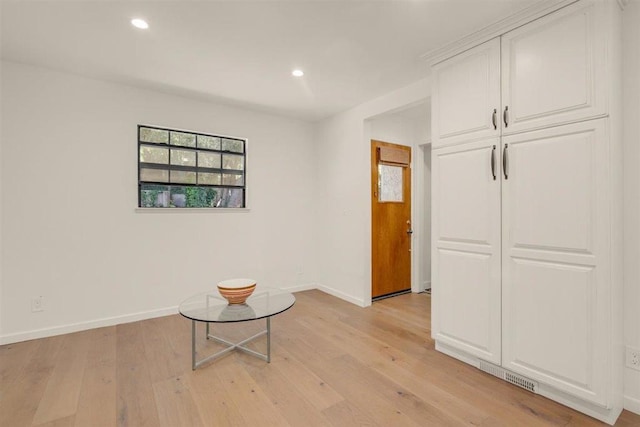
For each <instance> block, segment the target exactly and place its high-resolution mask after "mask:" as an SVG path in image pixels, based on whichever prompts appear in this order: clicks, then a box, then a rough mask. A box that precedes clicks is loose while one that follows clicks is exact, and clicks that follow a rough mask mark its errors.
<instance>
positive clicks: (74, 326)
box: [0, 305, 178, 345]
mask: <svg viewBox="0 0 640 427" xmlns="http://www.w3.org/2000/svg"><path fill="white" fill-rule="evenodd" d="M177 313H178V306H177V305H176V306H173V307H165V308H160V309H157V310H149V311H140V312H138V313H133V314H125V315H123V316H114V317H105V318H102V319H97V320H90V321H87V322H79V323H70V324H68V325H62V326H54V327H52V328H44V329H36V330H33V331H26V332H17V333H14V334H8V335H2V336H0V345H4V344H11V343H14V342H20V341H28V340H33V339H37V338H46V337H52V336H55V335H62V334H70V333H72V332H79V331H86V330H87V329H95V328H102V327H105V326H114V325H119V324H121V323H130V322H136V321H138V320H146V319H153V318H155V317H162V316H169V315H171V314H177Z"/></svg>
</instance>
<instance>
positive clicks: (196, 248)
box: [0, 62, 317, 342]
mask: <svg viewBox="0 0 640 427" xmlns="http://www.w3.org/2000/svg"><path fill="white" fill-rule="evenodd" d="M1 82H2V101H1V102H2V104H1V106H2V119H3V124H4V126H3V128H2V133H1V147H2V152H3V156H2V163H1V167H0V171H1V173H0V182H1V183H2V188H1V190H2V197H1V202H0V203H1V204H2V205H1V206H2V207H3V209H2V227H1V228H0V229H1V230H2V233H3V234H2V240H1V247H2V253H3V256H2V265H3V267H4V269H3V270H2V272H1V280H2V289H1V291H2V292H1V295H2V296H1V301H2V307H1V308H2V312H1V313H2V314H1V315H2V329H1V330H0V340H1V341H2V342H11V341H17V340H21V339H26V338H31V337H37V336H44V335H50V334H52V333H61V332H67V331H69V330H74V329H84V328H87V327H91V326H97V325H100V324H113V323H117V322H120V321H123V320H132V319H136V318H142V317H150V316H154V315H162V314H165V313H169V312H175V309H176V306H177V304H178V303H179V302H180V301H181V300H182V299H184V298H186V297H188V296H189V295H191V294H193V293H195V292H199V291H205V290H207V289H210V288H211V287H212V286H215V284H216V282H217V281H219V280H222V279H225V278H232V277H246V276H248V277H253V278H256V279H257V280H258V282H259V283H261V284H264V285H272V286H278V287H283V288H294V287H296V286H301V285H302V287H304V285H307V284H311V285H313V284H314V283H315V282H316V281H317V262H316V260H317V255H316V253H315V246H316V245H315V241H316V238H317V235H316V233H315V228H314V227H315V224H314V223H315V216H314V215H315V213H314V212H315V191H314V182H315V173H316V171H315V167H314V163H315V160H314V150H313V126H312V125H311V124H309V123H306V122H302V121H297V120H292V119H285V118H281V117H277V116H272V115H267V114H264V113H258V112H251V111H247V110H242V109H238V108H231V107H226V106H221V105H215V104H213V103H207V102H203V101H196V100H190V99H187V98H181V97H176V96H172V95H166V94H162V93H158V92H152V91H148V90H141V89H136V88H132V87H127V86H123V85H118V84H112V83H106V82H102V81H98V80H92V79H87V78H83V77H78V76H75V75H71V74H65V73H59V72H54V71H50V70H46V69H43V68H36V67H31V66H24V65H18V64H14V63H7V62H3V63H2V81H1ZM137 124H156V125H162V126H166V127H175V128H182V129H188V130H194V131H201V132H206V133H221V134H227V135H233V136H240V137H246V138H248V139H249V144H248V147H249V148H248V172H247V183H248V189H249V200H248V201H249V207H250V211H249V212H224V211H215V212H211V211H206V212H185V211H182V212H178V211H171V212H169V211H162V212H157V211H155V212H152V213H144V212H139V211H136V205H137V139H136V131H137V128H136V126H137ZM38 295H42V296H43V297H44V307H45V310H44V311H43V312H40V313H32V312H31V306H30V301H31V298H33V297H35V296H38Z"/></svg>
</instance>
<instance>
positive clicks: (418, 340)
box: [0, 291, 640, 427]
mask: <svg viewBox="0 0 640 427" xmlns="http://www.w3.org/2000/svg"><path fill="white" fill-rule="evenodd" d="M296 298H297V302H296V305H295V306H294V307H293V308H292V309H291V310H289V311H287V312H285V313H283V314H281V315H278V316H276V317H274V318H273V319H272V331H273V335H272V354H271V356H272V361H271V363H270V364H267V363H265V362H263V361H261V360H259V359H256V358H253V357H251V356H249V355H246V354H242V353H231V354H229V355H227V356H225V357H224V358H222V359H219V360H217V361H214V362H212V363H210V364H207V365H205V366H202V367H201V368H199V369H198V370H196V371H195V372H194V371H192V370H191V323H190V321H188V320H186V319H184V318H182V317H181V316H179V315H175V316H167V317H162V318H157V319H151V320H145V321H141V322H135V323H129V324H123V325H118V326H113V327H108V328H100V329H94V330H90V331H84V332H79V333H75V334H68V335H62V336H57V337H51V338H45V339H39V340H33V341H27V342H22V343H16V344H10V345H5V346H1V347H0V426H2V427H21V426H36V425H37V426H90V427H94V426H95V427H101V426H170V427H178V426H305V427H306V426H462V425H477V426H600V425H603V424H602V423H600V422H598V421H596V420H594V419H592V418H589V417H587V416H585V415H583V414H580V413H578V412H576V411H573V410H571V409H569V408H566V407H564V406H562V405H559V404H557V403H554V402H552V401H550V400H548V399H545V398H544V397H541V396H537V395H534V394H531V393H529V392H527V391H524V390H522V389H519V388H517V387H515V386H512V385H510V384H508V383H506V382H503V381H500V380H498V379H496V378H494V377H492V376H490V375H487V374H485V373H483V372H481V371H479V370H477V369H475V368H472V367H470V366H467V365H465V364H463V363H461V362H458V361H456V360H454V359H452V358H449V357H447V356H444V355H442V354H440V353H438V352H436V351H435V350H434V343H433V341H432V340H431V338H430V320H429V319H430V297H429V296H428V295H426V294H418V295H416V294H407V295H401V296H398V297H395V298H390V299H386V300H382V301H379V302H376V303H374V304H373V306H372V307H369V308H366V309H363V308H360V307H356V306H354V305H352V304H349V303H346V302H344V301H341V300H339V299H337V298H334V297H332V296H329V295H327V294H324V293H322V292H320V291H306V292H300V293H297V294H296ZM263 327H264V321H256V322H249V323H241V324H233V325H221V326H218V327H216V328H215V333H216V334H217V335H221V336H226V337H229V338H230V339H232V340H240V339H241V338H244V337H246V336H250V335H252V334H253V333H255V332H256V331H258V330H260V329H261V328H263ZM199 336H200V337H201V338H202V339H201V340H200V341H199V343H198V351H199V352H200V357H203V355H204V354H207V353H209V352H213V351H215V350H216V349H218V348H219V347H218V344H216V343H213V342H211V341H206V340H205V339H204V327H201V328H200V329H199ZM254 348H255V349H257V350H259V351H263V352H264V351H265V350H266V341H265V339H264V338H262V339H260V340H258V341H257V342H256V343H255V344H254ZM616 425H619V426H623V427H631V426H636V427H637V426H640V416H638V415H635V414H632V413H630V412H628V411H625V412H623V414H622V416H621V417H620V419H619V420H618V423H617V424H616Z"/></svg>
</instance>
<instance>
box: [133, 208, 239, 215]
mask: <svg viewBox="0 0 640 427" xmlns="http://www.w3.org/2000/svg"><path fill="white" fill-rule="evenodd" d="M135 212H136V213H145V214H146V213H152V214H155V213H178V212H185V213H206V214H208V213H221V212H225V213H249V212H251V209H249V208H135Z"/></svg>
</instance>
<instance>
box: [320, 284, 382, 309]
mask: <svg viewBox="0 0 640 427" xmlns="http://www.w3.org/2000/svg"><path fill="white" fill-rule="evenodd" d="M316 289H318V290H319V291H322V292H324V293H325V294H329V295H333V296H334V297H337V298H340V299H341V300H344V301H347V302H350V303H352V304H355V305H357V306H359V307H368V306H370V305H371V302H369V304H365V302H364V300H362V299H360V298H355V297H353V296H351V295H348V294H345V293H344V292H341V291H338V290H335V289H333V288H329V287H327V286H324V285H321V284H320V283H318V285H317V288H316Z"/></svg>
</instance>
